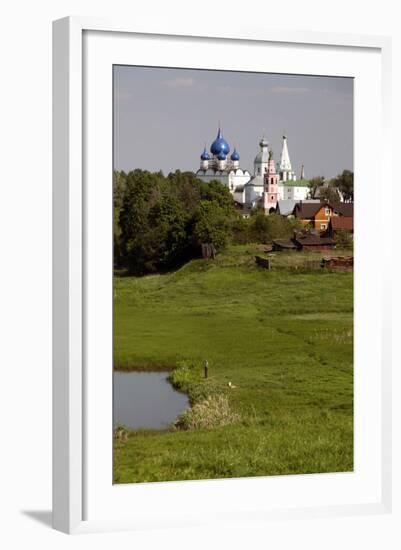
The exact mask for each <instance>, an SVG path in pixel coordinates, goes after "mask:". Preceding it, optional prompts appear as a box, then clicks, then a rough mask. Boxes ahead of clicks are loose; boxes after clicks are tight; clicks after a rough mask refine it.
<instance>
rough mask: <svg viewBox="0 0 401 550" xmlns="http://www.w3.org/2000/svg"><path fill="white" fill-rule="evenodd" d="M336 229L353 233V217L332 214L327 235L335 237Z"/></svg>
mask: <svg viewBox="0 0 401 550" xmlns="http://www.w3.org/2000/svg"><path fill="white" fill-rule="evenodd" d="M338 231H347V233H354V218H351V217H348V216H332V217H331V219H330V223H329V227H328V229H327V236H328V237H331V238H332V239H335V238H336V235H337V232H338Z"/></svg>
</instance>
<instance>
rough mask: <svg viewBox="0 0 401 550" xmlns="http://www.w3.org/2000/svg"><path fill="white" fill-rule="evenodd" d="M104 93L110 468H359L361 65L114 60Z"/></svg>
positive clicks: (271, 472) (152, 475)
mask: <svg viewBox="0 0 401 550" xmlns="http://www.w3.org/2000/svg"><path fill="white" fill-rule="evenodd" d="M110 107H111V108H112V109H113V173H112V174H111V173H110V185H112V189H113V193H112V196H113V206H112V208H113V266H112V269H113V297H112V299H113V367H112V368H113V372H112V380H113V388H112V392H113V433H112V434H110V437H112V438H113V483H114V484H128V483H145V482H166V481H185V480H206V479H223V478H243V477H256V476H278V475H280V476H282V475H297V474H298V475H299V474H321V473H334V472H353V471H354V345H353V336H354V288H353V266H354V252H353V249H354V246H353V243H354V79H353V78H351V77H340V76H320V75H300V74H278V73H264V72H239V71H228V70H208V69H196V68H181V67H151V66H130V65H114V66H113V105H112V106H110ZM110 208H111V205H110Z"/></svg>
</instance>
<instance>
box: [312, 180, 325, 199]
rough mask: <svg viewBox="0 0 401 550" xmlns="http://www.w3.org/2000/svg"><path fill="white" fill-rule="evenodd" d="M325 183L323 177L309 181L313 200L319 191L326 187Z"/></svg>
mask: <svg viewBox="0 0 401 550" xmlns="http://www.w3.org/2000/svg"><path fill="white" fill-rule="evenodd" d="M324 182H325V179H324V177H323V176H316V177H315V178H311V179H310V180H309V183H308V187H309V194H310V196H311V198H312V199H313V198H314V196H315V194H316V191H317V189H318V188H319V187H322V186H323V185H324Z"/></svg>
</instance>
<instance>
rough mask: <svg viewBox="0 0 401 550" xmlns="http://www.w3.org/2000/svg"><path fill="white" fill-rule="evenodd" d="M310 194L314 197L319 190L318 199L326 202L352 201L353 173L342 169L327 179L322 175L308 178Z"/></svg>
mask: <svg viewBox="0 0 401 550" xmlns="http://www.w3.org/2000/svg"><path fill="white" fill-rule="evenodd" d="M309 190H310V196H311V197H312V198H314V197H315V196H316V195H317V191H318V190H319V199H320V200H322V201H323V200H325V201H328V202H339V201H340V200H343V201H345V202H353V201H354V173H353V172H352V171H351V170H343V171H342V172H341V174H338V176H337V177H335V178H332V179H330V180H328V181H326V179H325V178H324V177H323V176H317V177H315V178H312V179H310V180H309Z"/></svg>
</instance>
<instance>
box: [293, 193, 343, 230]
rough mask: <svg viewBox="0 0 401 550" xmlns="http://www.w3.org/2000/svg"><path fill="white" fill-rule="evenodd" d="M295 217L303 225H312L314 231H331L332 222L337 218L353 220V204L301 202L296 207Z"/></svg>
mask: <svg viewBox="0 0 401 550" xmlns="http://www.w3.org/2000/svg"><path fill="white" fill-rule="evenodd" d="M294 215H295V217H296V218H299V219H300V221H301V223H302V224H303V225H310V226H311V227H312V228H313V229H315V230H316V231H320V232H325V231H327V230H328V229H329V224H330V220H331V219H332V218H336V217H347V218H353V215H354V205H353V203H343V202H340V203H333V204H330V203H328V202H319V203H309V202H302V201H301V202H300V203H298V204H296V205H295V208H294Z"/></svg>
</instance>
